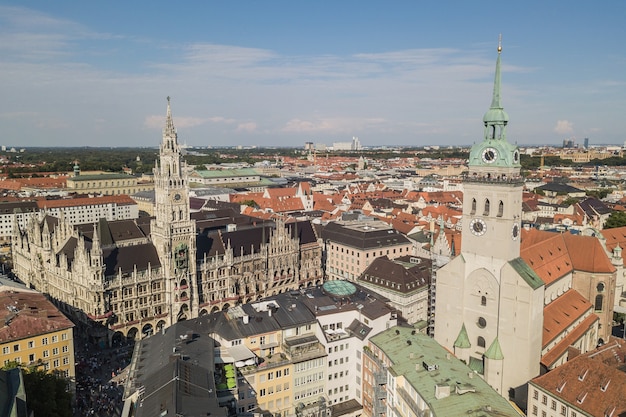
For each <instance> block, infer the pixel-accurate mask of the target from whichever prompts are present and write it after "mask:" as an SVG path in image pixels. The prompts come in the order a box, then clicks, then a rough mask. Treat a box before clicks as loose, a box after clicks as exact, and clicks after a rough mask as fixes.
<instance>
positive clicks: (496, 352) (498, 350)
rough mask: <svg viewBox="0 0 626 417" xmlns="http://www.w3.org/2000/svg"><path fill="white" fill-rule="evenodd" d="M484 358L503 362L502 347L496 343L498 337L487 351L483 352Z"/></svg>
mask: <svg viewBox="0 0 626 417" xmlns="http://www.w3.org/2000/svg"><path fill="white" fill-rule="evenodd" d="M485 358H488V359H494V360H499V361H501V360H503V359H504V355H503V354H502V347H501V346H500V342H498V337H497V336H496V338H495V339H493V342H492V343H491V346H489V349H487V351H486V352H485Z"/></svg>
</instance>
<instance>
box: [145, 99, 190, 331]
mask: <svg viewBox="0 0 626 417" xmlns="http://www.w3.org/2000/svg"><path fill="white" fill-rule="evenodd" d="M153 171H154V204H155V218H154V219H153V220H152V224H151V228H150V233H151V236H152V241H153V243H154V245H155V246H156V248H157V252H158V254H159V258H160V260H161V267H162V268H163V270H164V273H165V275H166V277H167V284H166V285H167V287H168V288H167V289H166V290H167V291H166V293H167V297H168V298H169V299H168V300H167V303H168V305H170V306H171V309H170V317H169V320H170V323H168V325H169V324H172V323H174V322H176V321H178V320H183V319H189V318H192V317H196V316H197V315H198V311H197V310H198V299H197V297H198V293H197V289H196V287H197V283H196V224H195V221H193V220H191V219H190V216H189V185H188V182H187V175H186V172H185V163H184V161H183V159H182V153H181V148H180V146H179V144H178V134H177V132H176V129H175V128H174V120H173V119H172V109H171V106H170V98H169V97H168V98H167V117H166V120H165V127H164V129H163V139H162V141H161V145H160V148H159V160H158V161H157V162H156V164H155V167H154V170H153Z"/></svg>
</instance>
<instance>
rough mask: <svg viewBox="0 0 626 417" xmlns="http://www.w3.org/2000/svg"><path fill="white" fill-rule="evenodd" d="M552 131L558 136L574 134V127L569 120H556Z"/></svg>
mask: <svg viewBox="0 0 626 417" xmlns="http://www.w3.org/2000/svg"><path fill="white" fill-rule="evenodd" d="M554 131H555V132H556V133H558V134H559V135H566V134H569V133H574V125H573V123H572V122H570V121H569V120H557V121H556V126H555V127H554Z"/></svg>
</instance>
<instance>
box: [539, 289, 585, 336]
mask: <svg viewBox="0 0 626 417" xmlns="http://www.w3.org/2000/svg"><path fill="white" fill-rule="evenodd" d="M591 308H592V305H591V303H590V302H589V301H588V300H587V299H586V298H585V297H583V296H582V295H581V294H580V293H579V292H578V291H576V290H568V291H566V292H565V293H564V294H563V295H561V296H560V297H558V298H557V299H556V300H554V301H552V302H551V303H550V304H548V305H547V306H545V307H544V309H543V342H542V346H543V347H546V346H547V345H548V344H549V343H550V342H552V341H553V340H554V339H555V338H557V337H559V336H560V335H561V334H562V333H563V332H564V331H565V330H567V329H569V328H570V327H571V326H572V324H573V323H575V322H576V320H578V319H579V318H580V317H582V316H583V315H584V314H585V313H586V312H587V311H589V310H591ZM594 316H595V314H594ZM596 319H597V316H596Z"/></svg>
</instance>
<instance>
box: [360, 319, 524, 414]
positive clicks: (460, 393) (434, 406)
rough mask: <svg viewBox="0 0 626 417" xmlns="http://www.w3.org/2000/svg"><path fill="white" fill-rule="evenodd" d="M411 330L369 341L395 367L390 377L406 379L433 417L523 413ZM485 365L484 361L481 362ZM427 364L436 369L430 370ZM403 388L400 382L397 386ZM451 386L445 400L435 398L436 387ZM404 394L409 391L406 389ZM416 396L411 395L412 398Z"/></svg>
mask: <svg viewBox="0 0 626 417" xmlns="http://www.w3.org/2000/svg"><path fill="white" fill-rule="evenodd" d="M413 330H414V329H412V328H411V327H401V326H395V327H392V328H390V329H388V330H385V331H383V332H381V333H379V334H377V335H375V336H373V337H371V338H370V342H371V343H372V344H374V345H375V346H377V347H378V348H379V349H380V350H381V352H382V354H383V355H385V356H386V357H387V358H388V359H389V362H390V363H391V364H392V365H391V366H390V367H389V368H388V371H389V374H391V375H392V376H394V377H395V378H396V379H398V378H404V380H405V384H407V383H408V384H409V385H411V387H412V389H414V390H415V391H416V392H417V393H419V396H420V397H421V398H422V399H423V400H424V402H425V403H426V404H427V406H428V408H429V409H430V414H428V413H425V414H428V415H430V416H432V417H449V416H469V415H472V416H479V415H482V414H481V412H479V411H477V410H487V409H490V410H491V411H490V412H489V413H487V412H483V413H484V414H485V415H490V416H500V417H503V416H516V417H519V416H520V414H519V413H518V412H517V411H516V410H515V409H514V408H513V406H511V405H510V404H509V402H508V401H507V400H506V399H505V398H504V397H502V396H501V395H500V394H498V393H497V392H496V390H494V389H493V388H492V387H490V386H489V384H487V382H485V380H484V379H482V378H481V377H479V376H478V375H475V374H474V372H473V371H472V370H471V369H470V368H469V367H468V366H467V365H465V364H464V363H463V362H461V361H460V360H459V359H458V358H456V357H455V356H454V355H451V354H450V353H449V352H448V351H447V350H446V349H445V348H444V347H443V346H441V345H439V344H438V343H437V342H436V341H435V340H434V339H432V338H430V337H429V336H427V335H424V334H421V333H419V332H415V334H412V333H413ZM480 362H481V363H482V361H480ZM425 365H429V366H434V367H436V369H435V370H432V371H428V370H427V369H426V367H425ZM397 384H398V385H400V383H399V382H398V383H397ZM445 385H448V386H449V387H450V395H449V396H447V397H445V398H439V399H438V398H437V397H436V396H435V390H436V386H439V387H441V386H445ZM404 392H409V390H408V389H407V388H404ZM413 397H414V396H411V398H413Z"/></svg>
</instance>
